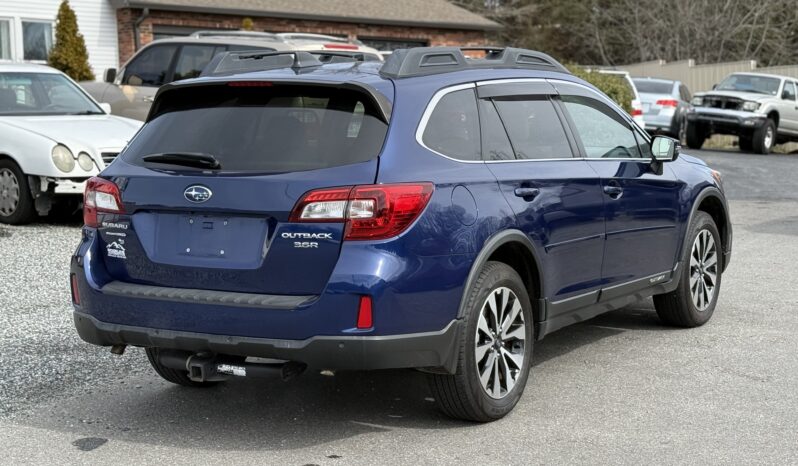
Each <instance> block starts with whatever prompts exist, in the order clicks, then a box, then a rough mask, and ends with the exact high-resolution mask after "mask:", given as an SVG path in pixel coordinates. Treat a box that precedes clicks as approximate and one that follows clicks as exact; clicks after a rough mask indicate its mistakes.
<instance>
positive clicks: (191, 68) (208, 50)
mask: <svg viewBox="0 0 798 466" xmlns="http://www.w3.org/2000/svg"><path fill="white" fill-rule="evenodd" d="M224 51H225V47H224V46H219V45H216V46H214V45H184V46H183V47H182V48H181V49H180V55H179V56H178V58H177V64H176V65H175V74H174V77H173V78H172V80H173V81H179V80H181V79H190V78H196V77H197V76H199V75H200V73H202V70H203V69H204V68H205V65H207V64H208V63H210V61H211V59H213V57H214V56H215V55H216V54H217V53H221V52H224Z"/></svg>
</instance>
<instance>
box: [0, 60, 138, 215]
mask: <svg viewBox="0 0 798 466" xmlns="http://www.w3.org/2000/svg"><path fill="white" fill-rule="evenodd" d="M109 110H110V109H108V108H105V106H103V105H101V104H99V103H97V102H96V101H95V100H94V99H92V98H91V97H90V96H89V95H88V94H86V93H85V92H84V91H83V90H82V89H81V88H80V87H79V86H78V85H77V84H76V83H75V82H74V81H72V80H71V79H70V78H68V77H67V76H66V75H65V74H63V73H61V72H60V71H57V70H55V69H53V68H50V67H47V66H42V65H31V64H0V223H10V224H15V225H18V224H23V223H27V222H30V221H32V220H34V219H35V218H36V216H37V215H46V214H47V213H48V212H50V210H51V209H53V208H54V206H59V208H64V209H76V208H77V207H78V206H79V204H80V202H81V201H82V194H83V187H84V183H85V181H86V180H87V179H88V178H90V177H92V176H94V175H97V174H98V173H99V172H100V171H102V169H103V168H105V166H106V165H108V164H109V163H111V162H112V161H113V160H114V159H115V158H116V155H117V154H118V153H119V152H120V151H121V150H122V148H124V147H125V146H126V145H127V143H128V141H129V140H130V139H131V138H132V137H133V135H135V134H136V132H137V131H138V129H139V128H140V127H141V124H142V123H141V122H140V121H136V120H130V119H127V118H121V117H117V116H112V115H110V114H109Z"/></svg>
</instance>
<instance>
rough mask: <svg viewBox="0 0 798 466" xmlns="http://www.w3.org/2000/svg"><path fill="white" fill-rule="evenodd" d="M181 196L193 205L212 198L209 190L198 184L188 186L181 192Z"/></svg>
mask: <svg viewBox="0 0 798 466" xmlns="http://www.w3.org/2000/svg"><path fill="white" fill-rule="evenodd" d="M183 196H185V198H186V199H187V200H188V201H189V202H194V203H197V204H198V203H200V202H205V201H207V200H208V199H210V198H211V196H213V193H212V192H211V190H210V189H208V188H206V187H205V186H201V185H198V184H195V185H192V186H189V187H188V188H186V190H185V191H183Z"/></svg>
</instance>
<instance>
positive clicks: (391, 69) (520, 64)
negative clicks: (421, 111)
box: [380, 47, 571, 78]
mask: <svg viewBox="0 0 798 466" xmlns="http://www.w3.org/2000/svg"><path fill="white" fill-rule="evenodd" d="M464 52H484V54H485V55H484V57H482V58H469V57H467V56H466V54H465V53H464ZM470 69H515V70H538V71H556V72H559V73H567V74H571V72H570V71H568V69H566V68H565V67H564V66H563V65H562V64H560V62H558V61H557V60H555V59H554V58H552V57H550V56H549V55H546V54H545V53H542V52H536V51H534V50H526V49H518V48H513V47H415V48H412V49H399V50H394V52H393V53H392V54H391V55H390V56H389V57H388V58H387V59H386V60H385V65H383V66H382V69H381V70H380V74H381V75H382V76H385V77H387V78H409V77H414V76H428V75H433V74H440V73H450V72H452V71H462V70H470Z"/></svg>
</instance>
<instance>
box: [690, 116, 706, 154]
mask: <svg viewBox="0 0 798 466" xmlns="http://www.w3.org/2000/svg"><path fill="white" fill-rule="evenodd" d="M685 138H686V139H687V147H689V148H690V149H700V148H701V146H703V145H704V141H705V140H706V139H707V135H706V133H705V132H704V128H702V127H701V125H699V124H698V123H690V122H687V134H686V135H685Z"/></svg>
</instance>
